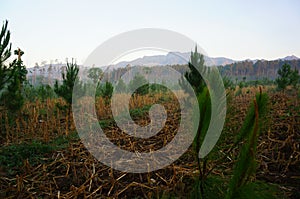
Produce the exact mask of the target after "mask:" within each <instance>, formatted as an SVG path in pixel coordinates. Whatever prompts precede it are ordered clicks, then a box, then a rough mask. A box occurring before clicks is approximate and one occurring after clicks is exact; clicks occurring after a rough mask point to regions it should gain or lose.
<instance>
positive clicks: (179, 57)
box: [110, 52, 236, 69]
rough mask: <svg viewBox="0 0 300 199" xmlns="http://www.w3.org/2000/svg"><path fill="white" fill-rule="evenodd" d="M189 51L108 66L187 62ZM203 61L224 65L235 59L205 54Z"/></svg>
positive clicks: (161, 64)
mask: <svg viewBox="0 0 300 199" xmlns="http://www.w3.org/2000/svg"><path fill="white" fill-rule="evenodd" d="M190 56H191V53H190V52H185V53H181V52H169V53H168V54H166V55H153V56H144V57H142V58H138V59H135V60H132V61H122V62H119V63H117V64H115V65H112V66H110V67H111V68H114V69H117V68H120V67H125V66H127V65H130V66H165V65H177V64H179V65H182V64H187V63H188V61H189V59H190ZM204 58H205V62H206V64H207V65H209V66H212V65H215V66H218V65H226V64H231V63H234V62H236V61H235V60H232V59H228V58H225V57H215V58H214V57H207V56H205V57H204Z"/></svg>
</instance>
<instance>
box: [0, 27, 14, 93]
mask: <svg viewBox="0 0 300 199" xmlns="http://www.w3.org/2000/svg"><path fill="white" fill-rule="evenodd" d="M7 25H8V21H5V23H4V24H3V26H2V29H1V33H0V93H1V91H2V90H3V89H4V88H5V86H6V84H7V83H8V81H9V80H10V78H11V77H12V73H11V68H12V66H13V64H9V66H7V65H6V61H7V60H8V59H9V57H10V56H11V44H10V43H9V40H10V31H9V30H8V29H7Z"/></svg>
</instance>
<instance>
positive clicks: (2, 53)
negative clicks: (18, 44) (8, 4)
mask: <svg viewBox="0 0 300 199" xmlns="http://www.w3.org/2000/svg"><path fill="white" fill-rule="evenodd" d="M7 25H8V21H6V22H5V23H4V25H3V26H2V30H1V33H0V97H1V104H2V105H5V107H6V108H7V109H8V111H9V113H10V114H11V115H13V114H14V113H16V112H17V111H18V110H20V109H21V107H22V106H23V103H24V98H23V95H22V85H23V83H24V82H25V80H26V74H27V70H26V67H25V66H24V65H23V61H22V59H21V56H22V55H23V54H24V52H23V51H21V50H20V49H18V50H15V55H17V56H18V58H17V59H15V60H13V61H12V62H11V63H9V65H8V66H7V64H6V62H7V60H8V59H9V58H10V56H11V43H9V40H10V31H9V30H8V29H7Z"/></svg>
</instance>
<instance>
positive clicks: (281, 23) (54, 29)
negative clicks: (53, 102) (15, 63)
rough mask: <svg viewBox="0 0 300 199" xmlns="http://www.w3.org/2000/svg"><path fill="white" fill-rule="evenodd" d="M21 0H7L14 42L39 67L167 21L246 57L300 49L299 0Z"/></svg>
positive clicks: (1, 15)
mask: <svg viewBox="0 0 300 199" xmlns="http://www.w3.org/2000/svg"><path fill="white" fill-rule="evenodd" d="M175 2H176V1H159V0H151V1H142V0H128V1H59V0H51V1H50V0H49V1H39V0H36V1H34V0H29V1H21V0H20V1H16V0H2V1H1V3H0V20H1V22H3V21H4V20H5V19H8V20H9V28H10V30H11V36H12V38H11V42H12V43H13V47H14V48H16V47H20V48H21V49H22V50H24V51H25V55H24V62H25V64H26V65H27V66H29V67H32V66H33V65H34V63H35V62H39V63H40V62H41V61H43V60H47V61H50V60H55V59H60V60H62V61H64V60H65V58H66V57H69V58H71V57H74V58H76V59H77V61H78V63H83V62H84V60H85V58H87V56H88V55H89V54H90V53H91V52H92V51H93V50H94V49H95V48H96V47H97V46H98V45H100V44H101V43H102V42H104V41H105V40H107V39H109V38H110V37H112V36H115V35H117V34H119V33H122V32H125V31H129V30H133V29H139V28H165V29H169V30H173V31H176V32H179V33H181V34H184V35H186V36H188V37H190V38H191V39H193V40H195V41H196V42H197V43H198V44H199V45H200V46H201V47H202V48H203V49H204V50H205V51H206V52H207V54H208V55H209V56H212V57H219V56H223V57H228V58H232V59H236V60H242V59H247V58H250V59H256V58H259V59H277V58H280V57H285V56H287V55H292V54H293V55H296V56H298V57H300V1H298V0H294V1H292V0H286V1H283V0H282V1H278V0H273V1H230V0H226V1H208V0H207V1H191V0H185V1H178V3H175Z"/></svg>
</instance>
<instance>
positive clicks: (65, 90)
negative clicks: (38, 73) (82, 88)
mask: <svg viewBox="0 0 300 199" xmlns="http://www.w3.org/2000/svg"><path fill="white" fill-rule="evenodd" d="M78 72H79V67H78V65H77V64H76V63H75V62H74V60H73V59H72V62H71V63H69V62H67V68H66V73H64V72H62V79H63V82H62V85H59V84H58V81H57V80H56V81H55V84H54V92H55V93H56V94H57V95H58V96H59V97H62V98H64V100H65V101H66V102H67V104H68V106H69V109H70V108H71V104H72V93H73V88H74V86H75V82H78V81H76V80H78Z"/></svg>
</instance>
